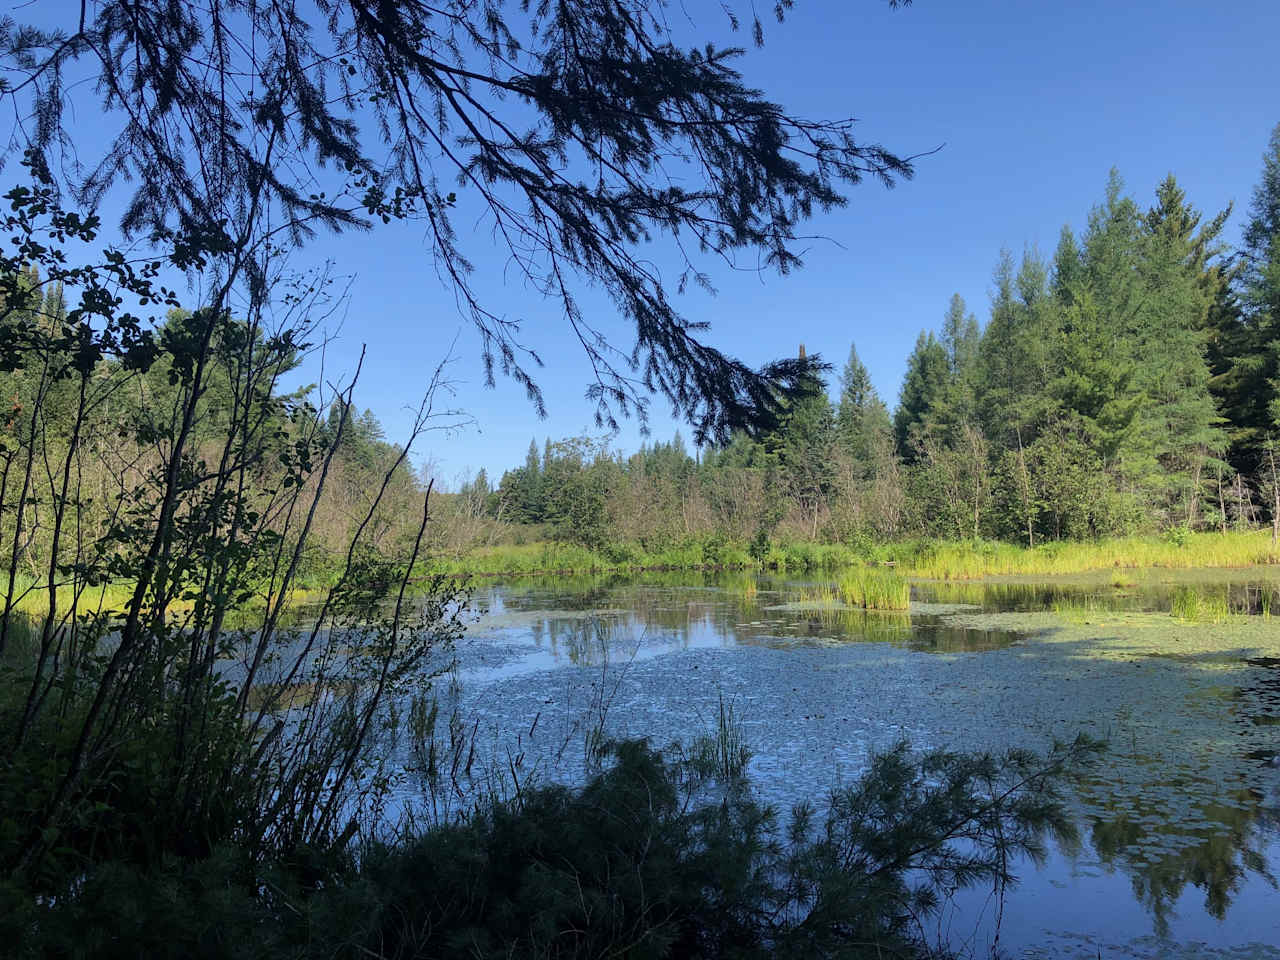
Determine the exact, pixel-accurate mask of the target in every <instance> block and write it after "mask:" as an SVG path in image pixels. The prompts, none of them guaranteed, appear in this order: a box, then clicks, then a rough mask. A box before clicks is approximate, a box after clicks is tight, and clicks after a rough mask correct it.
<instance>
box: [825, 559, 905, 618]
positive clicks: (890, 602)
mask: <svg viewBox="0 0 1280 960" xmlns="http://www.w3.org/2000/svg"><path fill="white" fill-rule="evenodd" d="M836 589H837V590H838V591H839V593H840V599H842V600H843V601H844V602H845V603H846V604H848V605H849V606H851V607H861V608H862V609H864V610H906V609H907V608H908V607H909V606H910V605H911V584H909V583H908V582H907V579H906V578H905V577H903V576H901V575H900V574H898V573H896V572H894V571H893V570H888V569H885V568H883V567H855V568H854V569H852V570H848V571H846V572H845V573H844V574H843V575H842V576H841V577H840V579H839V580H838V581H837V582H836Z"/></svg>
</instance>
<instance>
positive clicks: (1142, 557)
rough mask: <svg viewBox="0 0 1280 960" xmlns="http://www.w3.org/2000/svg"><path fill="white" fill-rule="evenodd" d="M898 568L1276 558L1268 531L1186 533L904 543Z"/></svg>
mask: <svg viewBox="0 0 1280 960" xmlns="http://www.w3.org/2000/svg"><path fill="white" fill-rule="evenodd" d="M898 549H899V550H900V551H901V557H900V560H899V564H898V565H899V567H900V569H902V571H903V572H904V573H906V574H908V575H909V576H915V577H927V578H930V579H935V580H976V579H979V578H982V577H1006V576H1056V575H1060V574H1068V573H1086V572H1088V571H1091V570H1108V569H1115V568H1125V567H1132V568H1137V567H1167V568H1171V569H1182V570H1185V569H1192V568H1197V567H1251V566H1260V565H1265V564H1272V563H1280V552H1278V551H1277V550H1276V549H1275V548H1274V547H1273V546H1272V545H1271V534H1270V533H1269V532H1266V531H1248V532H1231V533H1225V534H1224V533H1185V534H1179V535H1177V536H1168V535H1166V536H1145V537H1125V538H1122V539H1115V540H1099V541H1084V542H1075V541H1058V542H1053V543H1046V544H1043V545H1041V546H1038V547H1035V548H1034V549H1028V548H1026V547H1019V546H1015V545H1013V544H1008V543H993V542H982V543H978V544H974V543H955V542H932V543H930V542H924V543H917V544H912V545H904V546H903V547H901V548H898Z"/></svg>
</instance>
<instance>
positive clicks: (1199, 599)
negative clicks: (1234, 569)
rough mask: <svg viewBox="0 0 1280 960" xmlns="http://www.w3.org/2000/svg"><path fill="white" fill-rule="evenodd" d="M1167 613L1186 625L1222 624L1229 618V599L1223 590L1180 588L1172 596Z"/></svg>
mask: <svg viewBox="0 0 1280 960" xmlns="http://www.w3.org/2000/svg"><path fill="white" fill-rule="evenodd" d="M1169 612H1170V613H1172V614H1173V616H1174V617H1175V618H1177V619H1178V620H1182V621H1185V622H1187V623H1222V622H1223V621H1225V620H1227V619H1228V618H1229V617H1230V616H1231V613H1232V611H1231V598H1230V596H1229V595H1228V593H1227V592H1226V590H1225V589H1222V590H1211V589H1208V588H1204V587H1192V586H1187V587H1180V588H1179V589H1178V590H1177V591H1176V592H1175V593H1174V595H1173V600H1172V601H1171V603H1170V608H1169Z"/></svg>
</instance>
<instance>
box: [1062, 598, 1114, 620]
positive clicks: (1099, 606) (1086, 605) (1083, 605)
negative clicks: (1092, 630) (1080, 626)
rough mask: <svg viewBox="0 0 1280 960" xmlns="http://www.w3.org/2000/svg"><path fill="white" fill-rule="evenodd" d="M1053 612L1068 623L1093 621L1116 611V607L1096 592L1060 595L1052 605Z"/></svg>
mask: <svg viewBox="0 0 1280 960" xmlns="http://www.w3.org/2000/svg"><path fill="white" fill-rule="evenodd" d="M1051 609H1052V610H1053V612H1054V613H1055V614H1056V615H1057V616H1059V617H1061V618H1062V619H1063V620H1066V621H1067V622H1068V623H1091V622H1093V621H1094V620H1096V619H1098V618H1099V617H1100V616H1103V615H1105V614H1108V613H1115V612H1116V611H1115V609H1114V607H1112V606H1110V605H1109V604H1108V603H1107V602H1106V601H1104V600H1103V599H1102V598H1101V597H1099V596H1097V595H1096V594H1092V593H1090V594H1084V595H1083V596H1081V595H1069V596H1060V597H1058V598H1057V599H1055V600H1054V601H1053V604H1052V605H1051Z"/></svg>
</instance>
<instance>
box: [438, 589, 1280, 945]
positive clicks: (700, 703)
mask: <svg viewBox="0 0 1280 960" xmlns="http://www.w3.org/2000/svg"><path fill="white" fill-rule="evenodd" d="M1117 580H1120V578H1117ZM1267 582H1268V581H1266V580H1265V579H1263V580H1258V581H1254V580H1249V579H1247V578H1246V579H1243V580H1240V581H1239V582H1237V583H1236V584H1234V585H1232V586H1231V589H1232V590H1234V591H1235V596H1238V597H1242V598H1244V599H1245V600H1248V599H1249V598H1250V597H1254V596H1256V591H1257V590H1259V589H1262V588H1264V587H1265V586H1266V583H1267ZM1269 582H1271V583H1274V580H1272V581H1269ZM748 583H749V581H748V580H746V579H745V578H744V577H742V576H741V575H737V576H729V575H709V574H708V575H704V574H680V575H670V574H668V575H660V576H656V577H640V578H636V579H634V580H627V579H625V578H616V577H615V578H598V579H596V580H589V581H585V582H579V583H568V584H566V583H565V582H563V581H560V582H557V583H555V584H554V585H552V586H550V587H549V588H548V587H544V586H542V585H540V584H537V583H529V584H517V585H512V586H506V587H504V586H494V587H490V588H489V589H487V590H486V591H484V592H483V593H482V594H481V596H479V597H478V600H479V602H480V606H481V608H482V609H483V614H482V616H481V617H480V619H479V621H478V622H477V623H476V624H475V625H474V626H473V627H472V628H471V630H470V631H469V636H468V638H467V639H466V640H465V641H464V642H463V643H462V645H461V647H460V649H459V681H460V690H459V692H458V693H457V698H458V699H457V706H458V707H459V709H460V711H461V713H462V715H463V716H465V717H467V718H468V720H469V721H474V720H476V719H478V720H479V721H480V729H481V731H482V733H481V735H480V738H481V741H482V742H481V751H482V752H484V751H487V756H489V757H490V758H497V757H501V758H504V762H505V760H509V759H510V757H511V756H513V755H514V756H517V757H518V758H519V762H520V765H521V766H520V769H522V770H523V771H525V773H526V775H530V774H533V775H537V776H542V777H554V778H561V779H567V780H573V779H576V778H580V777H581V776H582V775H583V774H582V770H583V768H582V743H583V738H584V735H585V729H586V727H587V726H588V725H589V724H590V722H591V721H592V719H593V718H596V717H599V716H601V715H603V716H604V717H605V723H606V727H607V729H608V730H609V732H610V733H612V734H614V735H617V736H641V735H646V736H649V737H651V738H652V739H653V740H654V741H656V742H658V743H664V742H668V741H672V740H681V741H684V742H686V743H687V742H688V741H689V740H691V739H692V738H693V737H694V736H696V735H698V734H701V733H705V732H708V731H709V730H710V729H712V728H713V727H714V722H715V717H716V712H717V709H718V706H719V703H720V700H721V697H723V698H724V700H725V702H727V703H729V704H731V705H732V707H733V709H734V710H735V712H736V713H737V714H738V716H739V717H740V719H741V722H742V725H743V727H744V729H745V732H746V735H747V739H748V741H749V743H750V744H751V746H752V749H753V751H754V753H755V757H754V759H753V761H752V764H751V774H752V778H753V781H754V782H755V783H756V784H757V786H758V789H759V790H760V792H761V793H762V795H763V797H764V798H765V799H767V800H769V801H770V802H773V803H776V804H777V805H779V806H780V807H782V808H784V809H785V808H787V807H789V806H790V804H792V803H794V802H796V801H799V800H802V799H820V798H821V796H822V795H823V793H824V792H825V791H826V790H828V789H829V788H830V787H831V786H833V785H834V784H836V783H838V782H840V781H841V780H846V779H848V778H850V777H853V776H856V775H857V774H858V773H859V772H860V770H861V769H862V768H863V765H864V763H865V760H866V756H867V754H868V752H869V751H871V750H875V749H882V748H887V747H889V746H891V745H892V744H893V743H894V742H896V741H898V740H900V739H903V738H906V739H908V740H909V741H911V742H912V743H913V744H915V745H916V746H919V747H929V746H941V747H947V748H952V749H994V750H999V749H1002V748H1004V747H1007V746H1010V745H1025V746H1031V747H1035V748H1043V747H1044V746H1046V745H1047V743H1048V742H1049V740H1050V739H1051V738H1052V737H1058V738H1070V737H1072V736H1074V735H1075V734H1076V733H1077V732H1079V731H1081V730H1083V731H1084V732H1087V733H1090V734H1091V735H1093V736H1098V737H1106V738H1109V740H1110V749H1109V751H1108V753H1107V754H1106V755H1105V757H1104V759H1103V761H1102V763H1101V765H1100V767H1099V768H1098V769H1097V770H1095V771H1094V772H1093V773H1092V775H1091V777H1090V778H1089V780H1088V781H1086V782H1084V783H1082V784H1080V785H1079V788H1078V793H1079V806H1080V813H1081V822H1082V828H1081V834H1082V840H1083V841H1084V842H1083V844H1082V847H1081V849H1080V850H1078V851H1075V852H1074V853H1064V852H1056V853H1055V854H1054V855H1053V856H1052V857H1051V858H1050V860H1049V862H1048V863H1047V864H1046V865H1045V866H1043V867H1042V868H1040V869H1036V868H1035V867H1034V865H1031V864H1025V865H1023V866H1022V867H1021V868H1020V869H1019V873H1020V875H1021V879H1022V883H1021V884H1020V886H1019V887H1018V888H1017V890H1016V891H1013V892H1011V893H1010V894H1009V896H1008V898H1007V901H1006V906H1005V910H1004V918H1003V925H1002V932H1001V937H1000V947H1001V949H1002V950H1004V951H1006V952H1008V953H1011V954H1013V955H1023V956H1069V957H1077V956H1078V957H1086V956H1087V957H1097V956H1099V955H1100V956H1104V957H1107V956H1137V957H1165V956H1184V957H1191V956H1195V957H1211V956H1214V957H1216V956H1224V957H1225V956H1232V957H1251V956H1252V957H1280V950H1275V949H1272V947H1270V946H1262V945H1275V944H1280V909H1277V907H1280V893H1277V891H1276V890H1275V889H1274V888H1273V887H1272V886H1271V885H1270V884H1269V883H1268V881H1267V880H1266V879H1265V877H1264V874H1263V871H1262V867H1263V864H1262V863H1261V862H1257V861H1254V860H1253V859H1252V858H1253V855H1254V854H1255V853H1256V854H1263V855H1265V856H1266V860H1267V861H1269V862H1270V864H1280V843H1278V842H1277V839H1278V831H1277V826H1276V824H1277V813H1276V811H1277V809H1280V802H1278V798H1277V787H1278V784H1280V769H1277V767H1275V766H1273V765H1272V760H1273V758H1274V757H1275V756H1276V750H1277V749H1280V742H1277V741H1278V740H1280V735H1278V734H1277V730H1276V727H1275V726H1273V725H1272V724H1275V723H1277V722H1280V669H1277V668H1276V666H1275V664H1280V659H1278V658H1280V627H1276V628H1275V629H1268V627H1267V625H1264V623H1263V621H1261V620H1260V619H1259V618H1257V617H1254V618H1251V619H1250V622H1249V623H1247V624H1246V625H1245V626H1243V627H1233V628H1232V629H1235V630H1238V631H1241V633H1240V637H1239V638H1238V642H1237V639H1234V634H1232V635H1230V636H1228V635H1227V634H1221V636H1219V634H1218V633H1215V632H1214V628H1206V629H1207V630H1208V633H1205V632H1204V631H1203V630H1202V632H1200V633H1196V634H1189V633H1188V634H1179V633H1177V632H1176V631H1175V632H1173V633H1169V632H1168V631H1166V632H1164V633H1160V632H1150V631H1149V632H1148V633H1142V632H1133V631H1128V632H1127V631H1126V630H1125V628H1123V627H1122V626H1121V627H1114V628H1113V627H1107V628H1106V629H1105V630H1102V631H1101V632H1100V631H1098V630H1092V631H1090V630H1089V629H1086V628H1082V627H1079V626H1076V627H1074V628H1072V627H1070V626H1068V627H1066V628H1065V629H1062V630H1055V629H1054V625H1055V624H1056V625H1057V626H1061V624H1060V622H1058V621H1056V620H1052V619H1050V618H1047V617H1045V616H1044V615H1043V614H1037V613H1034V611H1037V610H1044V609H1045V608H1046V607H1048V606H1052V605H1054V604H1064V603H1065V604H1066V605H1070V604H1071V603H1073V602H1077V601H1079V599H1080V598H1082V597H1088V598H1090V599H1089V601H1088V602H1089V604H1090V605H1091V606H1093V607H1102V608H1104V609H1107V610H1113V611H1141V610H1148V611H1149V610H1162V609H1163V610H1168V599H1169V597H1170V596H1171V595H1172V592H1173V590H1174V589H1176V588H1177V587H1178V583H1177V581H1176V579H1175V582H1173V583H1167V582H1160V581H1154V582H1150V583H1132V582H1129V581H1128V580H1127V579H1124V580H1123V582H1117V583H1109V582H1107V581H1105V580H1104V581H1101V582H1082V583H1068V584H1066V585H1062V584H1059V585H1057V586H1053V587H1049V586H1045V585H1027V584H1013V585H1009V584H1005V585H1000V586H997V587H987V586H976V587H975V586H974V585H971V584H970V585H948V584H923V585H917V586H916V588H915V590H914V591H913V599H914V601H916V602H914V603H913V607H912V611H911V613H910V615H909V616H908V615H906V614H887V615H868V614H864V613H862V612H861V611H847V610H832V609H816V608H813V607H812V606H806V605H805V604H804V603H803V598H802V596H801V593H802V591H801V590H800V589H799V588H798V586H797V585H792V584H788V583H785V582H779V581H773V580H766V579H762V580H760V581H759V582H758V584H754V582H751V583H752V585H754V586H755V589H754V590H753V589H751V586H748ZM1260 585H1261V586H1260ZM1224 589H1225V585H1224ZM1251 590H1252V591H1254V592H1253V593H1251V592H1250V591H1251ZM984 609H985V610H1001V611H1012V612H1009V613H1006V614H1002V615H999V616H996V617H985V619H984V617H983V616H980V615H979V613H980V611H982V610H984ZM1019 611H1021V612H1019ZM951 613H958V614H959V616H957V617H955V618H954V621H953V619H952V618H951V617H949V616H948V614H951ZM592 614H595V615H594V616H592ZM1037 618H1039V619H1037ZM997 626H998V627H1003V628H1006V629H1001V630H996V629H993V628H995V627H997ZM1046 630H1049V631H1051V632H1046ZM1073 630H1074V632H1072V631H1073ZM1192 636H1196V637H1206V636H1207V637H1208V638H1209V641H1212V642H1208V641H1206V643H1208V646H1207V647H1204V646H1203V645H1202V646H1195V645H1194V644H1192V643H1191V642H1190V641H1189V640H1188V639H1187V638H1189V637H1192ZM1244 650H1247V651H1249V654H1248V655H1247V656H1246V655H1244V654H1242V652H1241V651H1244ZM924 654H929V655H924ZM1268 658H1272V659H1271V660H1268ZM511 731H519V732H518V734H517V739H518V744H517V747H516V750H515V752H514V754H513V753H512V752H511V747H510V745H509V740H510V735H511ZM989 899H990V892H989V891H971V892H969V893H966V894H964V895H962V896H961V897H959V898H958V899H957V901H956V907H955V909H954V910H952V911H950V912H948V913H946V914H944V915H943V916H942V917H941V918H940V921H939V922H940V923H941V924H942V932H943V933H944V934H945V936H946V938H947V939H948V940H949V942H951V943H953V944H956V945H959V944H962V943H963V944H965V945H967V946H968V947H970V948H973V949H974V950H975V952H976V953H977V954H979V955H986V954H987V953H988V950H987V945H988V944H989V943H990V940H991V938H992V935H993V929H994V927H993V923H992V917H993V916H994V909H995V908H994V905H993V904H990V903H988V901H989ZM1196 944H1199V945H1200V946H1196ZM1228 948H1232V949H1228ZM1219 949H1222V950H1226V951H1228V952H1224V953H1219Z"/></svg>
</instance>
